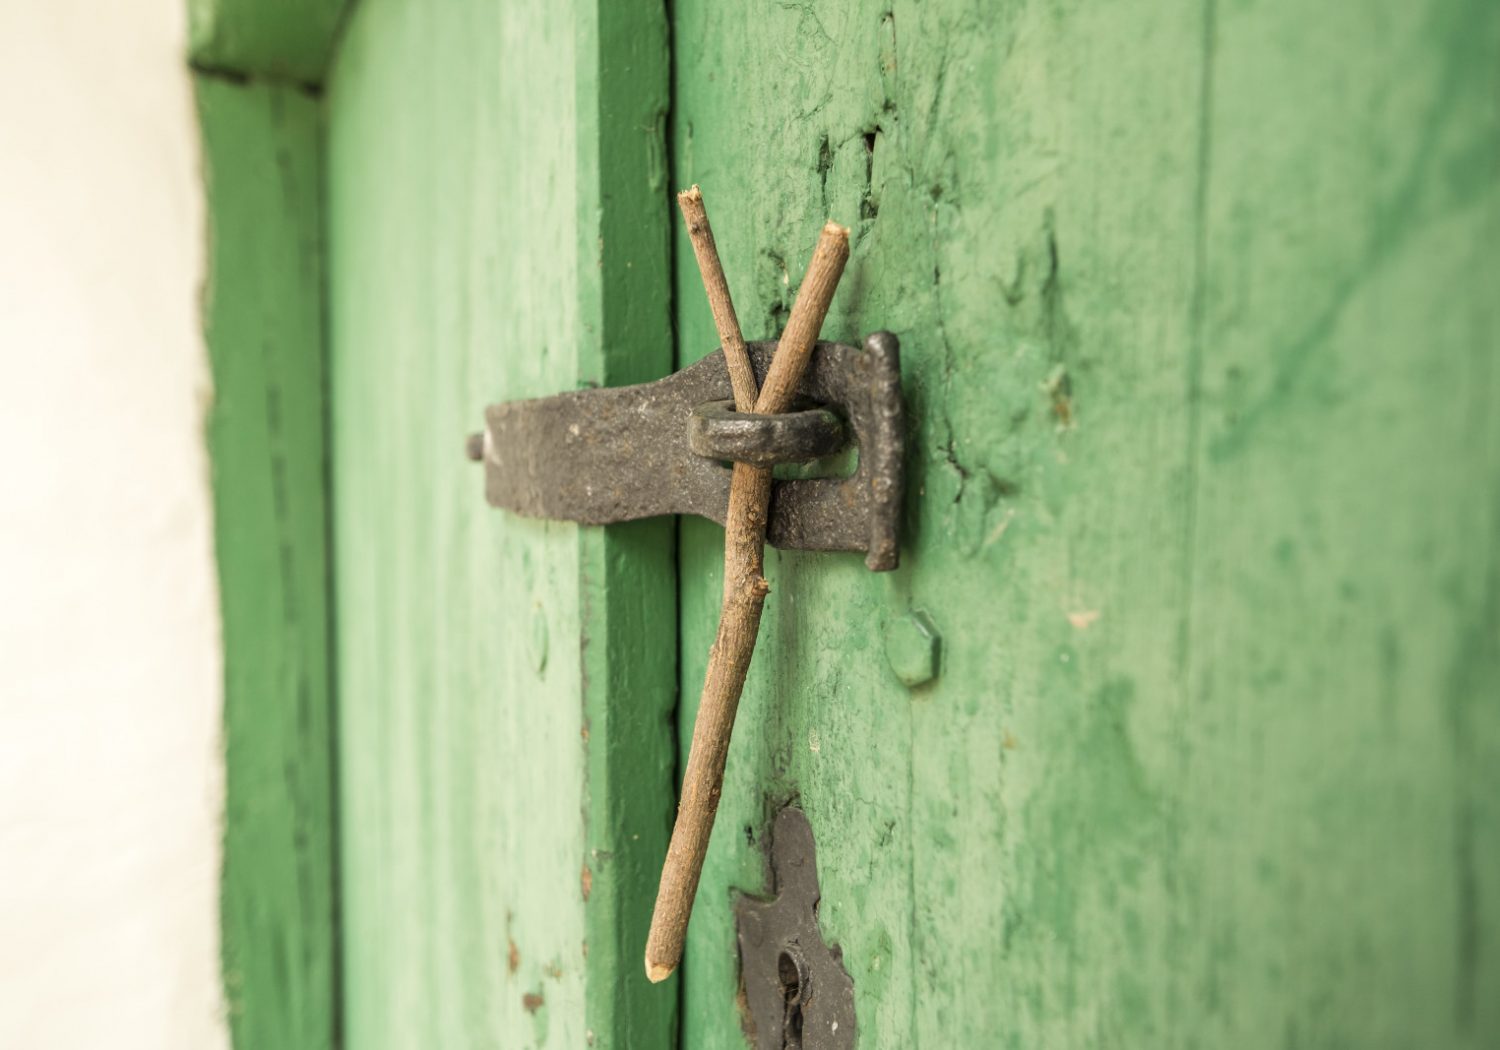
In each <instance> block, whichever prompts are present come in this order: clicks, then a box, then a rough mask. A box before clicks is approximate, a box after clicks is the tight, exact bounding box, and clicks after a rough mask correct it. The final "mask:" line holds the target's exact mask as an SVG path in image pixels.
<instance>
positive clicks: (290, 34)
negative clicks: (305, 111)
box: [187, 0, 347, 85]
mask: <svg viewBox="0 0 1500 1050" xmlns="http://www.w3.org/2000/svg"><path fill="white" fill-rule="evenodd" d="M346 6H347V3H346V0H187V8H188V56H189V58H190V59H191V60H192V62H193V65H194V66H196V67H198V68H199V69H205V70H211V71H214V72H219V73H236V74H241V75H245V76H258V77H265V78H268V79H273V80H285V81H292V82H294V83H298V84H305V85H316V84H320V83H322V80H323V73H324V70H325V68H326V67H327V65H328V60H329V57H330V56H331V55H332V53H333V46H334V40H335V38H336V37H337V35H338V29H339V26H340V24H341V23H342V21H343V17H344V9H345V7H346Z"/></svg>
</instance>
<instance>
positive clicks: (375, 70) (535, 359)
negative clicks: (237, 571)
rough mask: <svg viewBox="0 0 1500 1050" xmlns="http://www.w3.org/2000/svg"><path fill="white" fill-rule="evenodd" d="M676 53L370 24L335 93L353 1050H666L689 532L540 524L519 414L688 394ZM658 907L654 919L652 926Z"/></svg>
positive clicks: (384, 16)
mask: <svg viewBox="0 0 1500 1050" xmlns="http://www.w3.org/2000/svg"><path fill="white" fill-rule="evenodd" d="M666 70H667V50H666V27H665V24H664V22H663V18H662V12H661V11H660V10H659V9H658V8H657V7H655V6H653V5H650V4H642V3H635V2H631V3H618V2H614V3H608V4H598V5H594V4H590V3H587V2H580V3H576V4H575V3H560V2H557V0H546V2H531V3H525V4H515V3H508V4H504V5H495V4H491V3H487V2H481V0H473V2H463V3H444V4H441V5H428V4H418V3H411V2H404V0H367V2H363V3H360V4H359V5H357V6H356V7H354V8H353V10H352V12H351V14H350V16H349V19H348V22H347V25H346V27H345V31H344V34H343V37H342V40H341V42H340V45H339V49H338V53H337V55H336V56H335V59H334V62H333V66H332V68H331V70H330V73H329V75H328V78H327V84H326V92H327V96H326V105H327V136H328V144H327V171H328V176H327V186H328V189H327V192H328V245H329V255H330V259H329V276H328V282H329V341H330V357H331V369H330V382H331V386H332V393H331V397H332V411H331V417H332V421H333V422H332V432H331V444H332V477H333V486H332V488H333V495H332V500H333V512H332V513H333V519H334V528H333V558H334V595H335V601H336V616H335V621H336V629H335V640H336V641H335V649H336V663H337V692H338V696H339V704H338V739H339V748H338V751H339V763H340V768H339V802H340V847H341V851H340V868H341V885H342V890H343V892H342V900H341V916H340V918H341V926H342V931H343V937H342V953H343V964H342V968H343V978H342V983H343V1000H344V1001H343V1016H344V1019H345V1020H344V1029H345V1034H344V1045H346V1046H348V1047H350V1048H356V1047H357V1048H361V1050H364V1048H374V1047H391V1048H402V1050H408V1048H412V1047H419V1046H431V1047H443V1048H463V1047H521V1046H548V1047H560V1046H569V1047H581V1046H586V1045H594V1046H614V1047H628V1046H660V1045H665V1044H666V1043H667V1042H668V1041H669V1040H670V1039H671V1037H672V1036H671V1033H672V1032H673V1026H674V1024H675V1016H676V1010H677V1001H676V998H675V996H673V995H672V994H670V992H668V993H666V994H648V992H647V990H646V989H645V988H644V987H643V986H644V983H645V982H644V981H641V982H629V981H625V980H622V979H621V975H622V974H624V973H627V972H628V973H631V974H634V973H636V972H638V971H639V969H640V967H639V963H638V960H639V958H640V956H641V952H642V951H643V948H644V944H645V932H646V931H645V910H644V909H649V906H650V905H649V898H650V895H651V894H652V893H653V892H654V888H655V878H656V868H657V864H658V863H659V859H660V855H661V853H662V852H663V851H664V850H665V848H666V834H667V830H668V827H669V821H670V811H671V804H672V803H671V792H672V783H671V775H672V769H673V763H674V757H673V751H672V749H673V741H674V737H673V731H672V724H671V712H672V710H673V705H674V703H675V682H674V675H675V666H676V642H675V636H674V630H673V624H674V622H675V612H674V605H675V595H674V593H673V588H674V586H675V584H674V572H673V563H674V555H673V549H672V536H673V531H672V530H673V526H672V524H671V523H670V522H641V523H637V524H634V525H631V526H628V527H621V528H617V529H609V530H600V529H588V530H580V529H579V528H578V527H576V526H574V525H565V524H554V523H546V522H538V521H527V520H521V519H518V518H514V517H510V516H507V515H503V514H500V513H498V512H496V511H493V510H490V509H489V508H488V507H486V506H485V504H484V499H483V482H482V478H481V475H480V471H479V469H478V468H476V467H475V466H474V465H473V464H471V463H468V462H467V461H466V459H465V457H464V455H463V446H464V439H465V436H466V434H467V433H468V432H469V431H470V430H473V429H476V428H477V427H478V426H479V425H480V422H481V415H480V413H481V410H482V408H483V406H484V405H485V404H487V403H490V402H494V401H501V400H506V399H510V398H520V397H533V396H538V395H543V394H549V393H553V392H555V391H558V390H565V389H573V388H574V387H577V386H579V385H583V384H603V385H618V384H622V383H629V382H635V381H639V380H643V379H650V378H655V377H657V376H659V375H661V374H662V373H664V372H666V371H669V370H670V368H671V364H672V360H671V347H672V343H671V330H670V318H669V314H668V301H669V300H668V255H667V244H668V240H667V215H666V212H665V209H664V207H663V206H662V201H663V200H664V199H665V196H664V195H665V193H666V189H667V186H666V181H665V174H666V165H665V153H664V150H665V143H664V139H663V132H662V123H661V115H662V114H663V113H664V112H665V109H666V90H667V82H666ZM643 901H645V902H648V903H644V904H643V903H642V902H643Z"/></svg>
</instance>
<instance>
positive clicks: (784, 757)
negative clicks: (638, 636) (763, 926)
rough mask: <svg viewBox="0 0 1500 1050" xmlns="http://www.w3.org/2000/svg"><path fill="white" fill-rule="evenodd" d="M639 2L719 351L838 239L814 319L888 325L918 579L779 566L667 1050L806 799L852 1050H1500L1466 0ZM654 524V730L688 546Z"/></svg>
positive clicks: (912, 573) (1480, 9)
mask: <svg viewBox="0 0 1500 1050" xmlns="http://www.w3.org/2000/svg"><path fill="white" fill-rule="evenodd" d="M673 21H674V24H673V39H674V42H675V48H676V51H675V57H676V61H675V70H676V73H675V82H674V99H673V127H674V131H673V140H672V141H673V150H674V159H675V170H674V176H675V178H676V181H677V182H678V183H680V184H682V185H687V184H689V183H691V182H698V183H700V184H701V185H702V186H703V189H704V193H705V195H706V197H707V199H708V202H709V206H710V210H711V214H712V216H713V220H714V227H715V232H716V234H717V236H718V243H719V247H720V250H721V252H722V254H723V257H724V262H725V266H726V268H727V271H728V273H729V275H730V282H731V285H732V288H733V290H734V293H735V296H736V302H737V304H738V306H739V312H740V317H741V320H742V323H743V325H744V327H745V330H746V335H747V336H749V337H752V338H753V337H759V336H768V335H773V334H775V333H776V332H777V331H778V329H779V327H780V325H781V323H782V322H783V321H784V320H785V316H786V309H787V305H788V303H789V301H790V298H791V295H792V291H793V290H794V289H795V287H796V284H797V280H798V278H799V277H800V273H801V268H802V266H803V265H804V264H805V260H806V258H807V256H808V253H809V251H810V249H811V245H812V243H813V240H814V238H815V236H816V232H817V229H818V226H819V224H820V223H821V221H822V220H823V219H824V217H825V216H831V217H833V218H835V219H839V220H842V221H844V222H846V223H848V224H850V225H851V226H852V227H853V228H854V240H855V248H854V254H853V258H852V260H851V262H850V265H849V269H848V272H847V275H846V277H845V279H844V285H843V290H842V291H841V293H840V295H839V297H838V299H837V300H836V302H835V308H834V312H833V314H832V316H831V317H830V320H829V323H828V325H827V327H826V329H825V332H826V334H828V335H829V336H830V337H832V338H839V339H843V340H846V341H854V340H857V338H858V337H859V336H860V335H861V334H863V333H864V332H867V331H869V330H872V329H876V328H882V327H889V328H891V329H893V330H894V331H896V332H897V333H898V334H899V335H900V336H901V338H902V342H903V354H904V361H905V372H906V376H907V383H908V386H907V394H908V398H909V407H910V415H911V419H912V426H913V429H912V438H911V446H910V452H911V460H910V462H911V467H912V471H911V484H910V491H909V492H908V503H907V507H908V516H907V521H908V526H909V537H910V538H909V542H908V544H907V546H906V550H905V555H904V563H903V568H902V569H901V571H899V572H898V573H896V574H894V575H892V576H887V577H881V576H875V575H871V574H869V573H867V572H866V571H865V570H864V569H863V567H862V566H861V564H860V561H859V559H858V557H855V556H830V555H807V554H782V555H777V556H775V557H773V558H771V559H770V561H771V566H770V573H771V583H772V588H773V590H772V593H771V596H770V599H769V602H768V605H767V609H766V617H765V622H764V624H763V626H762V629H761V641H760V646H759V649H758V651H757V654H756V657H755V662H754V665H753V667H752V668H751V672H750V681H749V685H748V687H747V690H746V695H745V699H744V703H743V705H742V707H741V709H740V715H739V723H738V730H737V733H736V737H735V741H734V746H733V749H732V752H731V756H730V761H729V775H728V783H727V785H726V788H725V793H724V799H723V805H722V808H721V810H720V813H719V823H718V828H717V830H716V833H715V837H714V842H713V847H712V851H711V855H710V857H709V861H708V865H707V869H706V872H705V875H704V879H703V884H702V887H701V889H700V890H699V894H698V901H697V907H696V910H695V912H694V918H693V924H692V927H691V931H690V941H689V946H688V954H687V959H686V962H685V968H686V969H685V976H684V981H685V996H686V1000H685V1001H686V1007H685V1011H684V1024H685V1039H684V1042H685V1045H687V1046H691V1047H694V1048H695V1050H701V1048H707V1047H737V1046H742V1045H743V1042H742V1037H741V1036H740V1034H739V1031H738V1016H737V1012H736V1005H735V991H736V959H735V948H734V938H733V929H732V919H731V911H730V907H729V901H730V895H731V892H732V890H733V889H734V888H746V889H752V890H754V889H758V888H760V887H762V885H763V874H762V867H761V864H762V861H761V843H760V841H759V838H760V835H761V834H762V829H763V828H764V826H765V824H766V818H767V816H768V813H769V811H770V810H769V806H770V805H771V804H774V803H776V802H778V801H780V800H783V799H785V798H786V797H789V796H791V795H793V794H797V795H798V796H800V800H801V804H802V805H803V806H804V807H805V808H806V810H807V812H808V814H809V816H810V819H811V822H812V825H813V827H814V830H815V832H816V834H817V836H818V856H819V863H820V868H821V875H822V888H823V899H822V904H821V919H822V924H823V929H824V932H825V934H826V935H827V936H828V937H829V938H830V939H831V940H833V941H836V942H838V943H840V944H841V945H842V946H843V949H844V959H845V963H846V965H847V966H848V968H849V970H850V973H851V974H852V976H853V979H854V987H855V991H856V996H857V1003H858V1012H859V1024H860V1033H861V1046H862V1047H866V1048H872V1047H914V1046H929V1047H958V1046H962V1047H975V1046H1016V1047H1082V1046H1184V1047H1187V1046H1215V1047H1239V1046H1245V1047H1250V1046H1255V1047H1263V1046H1285V1047H1289V1048H1290V1047H1297V1046H1321V1047H1333V1046H1347V1047H1408V1046H1423V1047H1474V1048H1477V1047H1480V1046H1485V1045H1493V1042H1494V1039H1495V1034H1496V1032H1497V1031H1500V994H1497V990H1500V637H1497V620H1500V552H1497V549H1496V537H1497V535H1500V413H1497V411H1496V405H1497V404H1500V363H1497V355H1500V308H1497V306H1496V295H1495V292H1496V287H1497V284H1496V282H1497V274H1500V265H1497V249H1496V244H1497V243H1500V181H1497V180H1496V177H1495V173H1496V171H1497V165H1500V110H1497V107H1496V102H1495V100H1496V98H1497V97H1500V73H1497V70H1500V64H1497V63H1496V61H1495V57H1496V55H1497V54H1500V8H1497V7H1496V6H1495V5H1494V4H1491V3H1486V2H1482V0H1473V2H1469V0H1423V2H1420V3H1411V2H1406V0H1379V2H1370V3H1363V4H1312V5H1309V4H1306V3H1298V2H1295V0H1263V2H1257V3H1250V2H1229V0H1223V2H1219V3H1215V2H1214V0H1208V2H1206V3H1204V2H1193V3H1187V2H1175V3H1169V4H1160V3H1146V2H1134V3H1123V4H1098V3H1088V2H1085V0H1051V2H1047V3H1029V4H1028V3H1007V4H1001V5H995V4H990V3H980V2H977V0H975V2H964V0H942V2H932V0H925V2H921V3H918V2H914V0H897V2H894V3H893V2H891V0H840V2H830V3H824V4H820V5H817V6H816V7H815V6H813V5H808V4H774V3H755V4H749V5H736V4H719V3H712V2H709V0H677V2H676V3H675V4H674V5H673ZM676 258H677V260H678V262H677V273H676V285H677V300H676V301H677V315H678V327H679V331H680V333H681V336H680V343H679V348H680V353H681V355H682V357H683V359H684V361H686V360H691V359H695V358H696V357H698V356H700V355H701V354H703V353H705V352H707V351H708V350H710V349H711V348H712V347H713V346H714V344H715V343H716V342H717V340H716V339H715V337H714V335H713V328H712V324H711V321H710V319H709V314H708V310H707V308H706V305H705V304H704V301H703V296H702V293H701V290H700V287H699V282H698V277H697V274H696V272H695V270H694V267H693V265H692V255H691V252H690V251H689V250H688V248H687V245H686V242H685V241H682V240H680V241H679V242H678V250H677V253H676ZM681 536H682V564H681V568H680V581H681V588H682V591H681V621H682V642H681V651H682V654H683V659H682V669H681V682H682V688H683V691H684V696H685V697H687V698H689V702H687V703H685V704H684V710H683V712H682V720H683V721H682V725H683V726H684V727H686V726H687V725H689V724H690V722H691V718H692V716H693V713H694V712H693V707H694V704H695V698H696V697H697V695H698V686H699V683H700V682H701V681H702V675H703V670H704V663H705V659H706V655H707V652H708V648H709V643H710V642H711V640H712V638H713V632H714V624H715V620H716V616H717V610H718V595H719V574H720V567H719V566H720V558H721V554H720V552H721V549H722V548H721V545H722V533H721V530H719V529H717V528H715V527H713V526H711V525H707V524H704V523H701V522H697V521H685V522H684V523H683V524H682V526H681ZM913 610H925V611H926V613H927V614H928V615H929V616H930V619H931V624H932V626H933V629H934V630H935V631H936V633H937V634H939V635H940V637H941V644H940V661H939V668H938V670H939V675H938V677H937V678H936V679H935V680H933V681H931V682H928V683H926V684H923V685H919V686H917V687H916V688H915V689H908V688H906V687H905V686H904V685H902V684H901V682H900V681H899V680H898V679H897V674H896V671H894V670H893V669H892V666H891V663H890V660H889V659H888V654H887V652H886V651H885V650H886V646H887V637H888V632H889V631H890V630H893V629H894V630H895V631H896V632H897V637H896V649H895V652H896V657H897V662H898V663H900V662H902V661H904V660H906V658H907V657H908V656H909V655H910V654H909V652H908V651H907V648H905V647H904V643H905V641H910V639H905V640H903V639H902V638H901V637H900V632H901V631H902V630H904V629H905V628H903V627H902V626H901V621H903V620H904V619H905V618H906V617H907V616H908V615H909V614H910V613H911V612H912V611H913ZM892 625H895V626H894V627H892ZM908 677H920V676H919V675H911V674H909V675H908ZM681 738H682V739H683V741H684V742H685V741H686V734H685V733H684V734H682V737H681ZM752 840H754V841H752ZM626 976H627V979H628V976H629V975H626Z"/></svg>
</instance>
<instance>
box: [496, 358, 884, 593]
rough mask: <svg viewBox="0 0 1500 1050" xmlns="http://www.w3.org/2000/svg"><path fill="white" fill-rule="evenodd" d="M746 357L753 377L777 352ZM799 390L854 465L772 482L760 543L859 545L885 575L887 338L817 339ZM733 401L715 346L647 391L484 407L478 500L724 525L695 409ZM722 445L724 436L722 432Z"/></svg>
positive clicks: (716, 478) (723, 489)
mask: <svg viewBox="0 0 1500 1050" xmlns="http://www.w3.org/2000/svg"><path fill="white" fill-rule="evenodd" d="M748 349H749V351H750V359H751V363H752V364H753V366H754V368H755V372H756V375H757V377H758V378H760V379H761V380H762V381H763V380H764V378H765V373H766V368H767V367H768V365H769V364H770V360H771V355H772V352H773V351H774V349H775V344H774V343H771V342H759V343H751V344H749V348H748ZM798 395H799V396H800V397H801V398H803V399H805V400H806V401H808V402H812V403H814V404H816V405H819V406H822V407H823V408H826V409H831V410H832V411H833V412H834V413H836V414H837V415H839V416H841V417H842V418H843V420H844V422H845V424H846V425H847V429H848V431H850V432H851V433H852V438H853V440H854V441H855V442H856V443H857V445H858V456H859V463H858V466H857V468H856V469H855V472H854V473H853V474H852V475H851V476H849V477H847V478H810V479H799V480H789V481H778V482H777V483H776V485H775V486H774V488H773V491H772V496H771V508H770V518H769V521H768V525H767V539H768V540H769V541H770V542H771V544H772V545H774V546H776V547H779V548H782V549H790V550H820V551H864V552H865V563H866V564H867V565H868V566H869V567H870V568H871V569H876V570H888V569H894V568H895V567H896V563H897V557H898V524H899V518H900V509H901V508H900V499H901V487H902V453H903V447H902V445H903V440H904V438H903V432H902V404H901V368H900V348H899V344H898V343H897V340H896V337H895V336H894V335H891V334H890V333H889V332H879V333H876V334H874V335H871V336H870V337H868V338H867V339H866V340H865V346H864V349H859V348H857V347H853V346H848V345H845V344H842V343H828V342H821V343H819V344H818V345H817V347H816V349H815V350H814V351H813V354H812V358H811V360H810V362H809V365H808V368H807V373H806V375H805V377H804V379H803V381H802V384H801V386H800V387H799V388H798ZM730 396H731V390H730V386H729V376H728V373H727V371H726V369H725V367H724V356H723V352H722V351H715V352H714V353H713V354H711V355H709V356H708V357H706V358H704V359H703V360H701V361H699V362H698V363H697V364H694V365H691V366H689V367H687V368H684V369H683V370H682V371H680V372H677V373H675V374H673V375H670V376H667V377H666V378H665V379H660V380H657V381H656V382H654V383H642V384H639V385H636V386H627V387H612V388H603V389H595V390H577V391H572V392H569V393H564V394H557V395H554V396H552V397H545V398H537V399H535V400H530V401H512V402H508V403H506V404H501V405H492V406H490V407H489V408H487V409H486V410H485V432H484V435H483V439H482V448H481V449H480V450H479V451H480V454H481V456H482V458H483V461H484V473H485V498H486V499H487V500H488V501H489V503H490V504H491V505H493V506H496V507H503V508H505V509H507V510H511V511H514V512H515V513H517V514H522V515H526V516H528V517H534V518H552V519H560V520H564V521H577V522H582V523H584V524H590V525H605V524H609V523H612V522H619V521H632V520H635V519H637V518H649V517H654V516H656V515H660V514H696V515H699V516H701V517H705V518H711V519H712V520H714V521H716V522H718V523H719V524H721V525H722V524H723V523H724V518H725V515H726V513H727V510H728V505H729V475H730V471H729V470H728V469H727V467H726V466H725V465H724V464H722V463H720V462H717V461H716V460H713V459H710V458H705V457H704V456H702V455H699V454H697V453H695V452H694V450H693V447H692V446H693V444H694V433H695V428H698V430H697V432H698V433H699V440H698V444H699V447H700V448H701V447H703V444H702V440H703V439H702V435H701V427H702V426H703V425H704V423H703V420H702V417H703V416H704V413H702V412H700V413H699V417H700V418H699V419H698V420H696V421H695V420H694V410H695V409H697V408H700V406H705V405H707V404H708V403H709V402H714V401H721V400H723V399H726V398H729V397H730ZM808 426H809V427H810V428H811V430H810V431H809V432H810V433H811V432H812V431H818V432H819V433H821V434H822V437H821V438H819V437H818V436H817V435H816V434H814V435H813V436H812V437H808V438H806V439H805V440H808V441H812V440H815V439H817V440H824V439H826V437H827V434H826V432H827V430H828V426H827V424H826V422H825V423H824V424H823V425H821V426H819V425H817V424H814V423H812V422H809V423H808ZM719 439H720V440H728V439H727V437H726V436H725V433H724V432H723V431H722V430H721V431H720V432H719ZM767 440H771V439H769V438H768V439H767ZM776 440H782V441H785V440H788V438H786V437H783V438H780V439H776ZM753 456H754V452H753V450H750V451H747V452H746V453H745V458H746V459H747V460H748V459H752V458H753Z"/></svg>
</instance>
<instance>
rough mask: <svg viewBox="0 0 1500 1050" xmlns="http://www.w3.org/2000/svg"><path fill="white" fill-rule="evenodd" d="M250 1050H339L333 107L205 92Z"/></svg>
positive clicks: (232, 867) (244, 1010)
mask: <svg viewBox="0 0 1500 1050" xmlns="http://www.w3.org/2000/svg"><path fill="white" fill-rule="evenodd" d="M196 83H197V100H198V109H199V114H200V118H201V126H202V133H203V164H204V174H205V178H206V185H207V199H208V220H209V230H210V239H209V259H208V280H207V284H206V287H205V290H204V298H203V317H204V330H205V339H206V342H207V344H208V350H209V357H210V361H211V363H212V368H213V384H214V401H213V410H212V412H211V414H210V416H209V424H208V441H209V451H210V455H211V459H212V463H213V493H214V516H215V542H216V548H217V550H216V554H217V561H218V568H219V593H220V604H221V609H222V617H223V640H224V746H225V766H226V808H225V817H224V874H223V883H222V898H221V909H222V930H223V966H224V986H225V987H224V991H225V999H226V1001H227V1003H228V1006H229V1023H230V1030H231V1034H232V1036H233V1040H234V1046H235V1047H236V1048H237V1050H285V1048H287V1047H298V1048H304V1047H305V1048H309V1050H316V1048H319V1047H332V1046H333V1045H334V1044H335V1024H336V1020H335V1018H336V1004H335V983H336V976H335V962H334V960H335V943H334V856H333V845H334V843H333V825H332V819H333V803H332V794H333V773H332V757H333V752H332V737H331V720H332V719H331V716H332V700H331V694H330V688H329V667H328V594H327V579H328V560H327V542H326V526H327V522H326V513H327V500H326V487H325V478H324V466H325V457H324V439H323V406H324V393H325V383H324V369H323V352H322V336H323V309H322V301H323V300H322V297H323V288H322V267H321V261H320V248H319V237H318V230H319V225H320V223H319V214H320V207H321V206H320V203H319V198H320V195H321V186H320V182H321V175H320V164H319V135H320V132H319V117H318V104H317V101H316V100H315V99H313V98H310V97H309V96H307V95H306V94H304V93H302V92H301V91H298V90H294V89H289V88H283V87H268V86H264V85H255V84H248V85H247V84H240V83H232V82H228V81H224V80H220V79H217V78H214V77H209V76H202V75H200V76H198V78H197V82H196Z"/></svg>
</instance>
